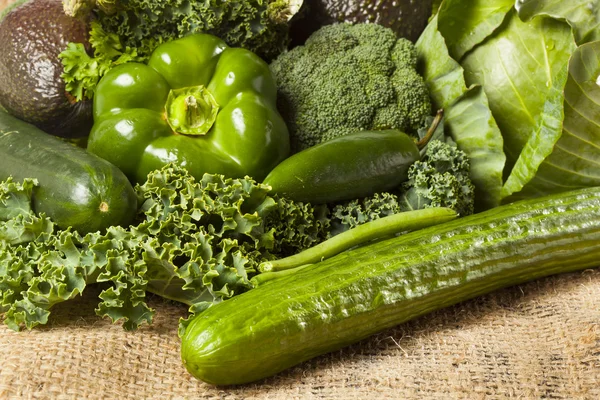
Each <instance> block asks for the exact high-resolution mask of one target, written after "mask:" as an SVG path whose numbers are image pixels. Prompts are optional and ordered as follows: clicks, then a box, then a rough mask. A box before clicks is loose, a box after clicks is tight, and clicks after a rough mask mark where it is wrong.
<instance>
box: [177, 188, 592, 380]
mask: <svg viewBox="0 0 600 400" xmlns="http://www.w3.org/2000/svg"><path fill="white" fill-rule="evenodd" d="M599 259H600V188H588V189H582V190H577V191H572V192H567V193H562V194H558V195H552V196H548V197H544V198H538V199H532V200H525V201H521V202H518V203H513V204H508V205H504V206H500V207H497V208H495V209H491V210H489V211H486V212H483V213H480V214H475V215H471V216H468V217H464V218H461V219H456V220H453V221H450V222H447V223H444V224H441V225H436V226H434V227H431V228H426V229H423V230H420V231H416V232H412V233H407V234H405V235H402V236H399V237H395V238H392V239H388V240H385V241H381V242H376V243H373V244H370V245H367V246H363V247H360V248H357V249H353V250H349V251H346V252H343V253H340V254H339V255H337V256H335V257H332V258H330V259H328V260H325V261H322V262H319V263H317V264H313V265H312V266H309V267H305V268H302V269H300V270H298V272H297V273H295V274H291V275H287V276H285V277H282V278H279V279H278V280H275V281H273V282H272V283H270V284H268V285H264V286H258V287H257V288H255V289H253V290H250V291H249V292H247V293H244V294H242V295H240V296H237V297H234V298H232V299H230V300H227V301H224V302H222V303H219V304H216V305H214V306H212V307H211V308H209V309H208V310H206V311H205V312H203V313H201V314H199V315H197V316H196V317H195V318H194V319H193V320H192V321H191V323H190V324H189V326H188V327H187V329H186V330H185V332H184V334H183V336H182V344H181V357H182V360H183V363H184V365H185V367H186V368H187V370H188V371H189V372H190V373H191V374H192V375H193V376H195V377H197V378H198V379H201V380H203V381H206V382H209V383H213V384H217V385H229V384H241V383H247V382H252V381H256V380H259V379H262V378H265V377H268V376H271V375H273V374H276V373H278V372H280V371H282V370H284V369H286V368H289V367H291V366H293V365H295V364H298V363H300V362H302V361H304V360H308V359H310V358H312V357H315V356H318V355H320V354H324V353H327V352H330V351H334V350H336V349H339V348H341V347H344V346H347V345H349V344H351V343H354V342H357V341H359V340H362V339H364V338H366V337H368V336H370V335H373V334H375V333H377V332H379V331H381V330H384V329H387V328H390V327H392V326H395V325H398V324H400V323H402V322H405V321H408V320H410V319H412V318H415V317H418V316H420V315H423V314H426V313H429V312H431V311H434V310H436V309H440V308H442V307H447V306H450V305H452V304H455V303H458V302H461V301H464V300H466V299H469V298H472V297H475V296H479V295H482V294H485V293H488V292H490V291H493V290H496V289H500V288H503V287H506V286H510V285H515V284H519V283H522V282H525V281H529V280H532V279H537V278H540V277H544V276H547V275H551V274H557V273H563V272H570V271H575V270H581V269H584V268H589V267H595V266H598V260H599Z"/></svg>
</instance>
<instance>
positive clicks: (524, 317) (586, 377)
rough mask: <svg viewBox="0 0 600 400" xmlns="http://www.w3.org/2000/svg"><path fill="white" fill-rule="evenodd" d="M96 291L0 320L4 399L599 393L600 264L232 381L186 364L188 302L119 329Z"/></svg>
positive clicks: (158, 303)
mask: <svg viewBox="0 0 600 400" xmlns="http://www.w3.org/2000/svg"><path fill="white" fill-rule="evenodd" d="M9 2H10V0H0V10H1V9H3V8H4V7H5V6H6V4H7V3H9ZM98 292H99V291H98V289H97V288H90V289H88V290H87V291H86V292H85V293H84V296H83V297H81V298H78V299H77V300H75V301H72V302H69V303H67V304H63V305H60V306H57V307H56V308H55V309H54V310H53V313H52V316H51V320H50V323H49V324H48V325H47V326H44V327H40V328H36V329H35V330H33V331H31V332H19V333H17V332H13V331H10V330H9V329H7V328H6V327H5V326H1V327H0V398H2V399H113V398H114V399H116V398H123V399H171V398H172V399H367V398H368V399H503V398H518V399H542V398H543V399H600V307H599V306H600V271H598V270H591V271H584V272H582V273H573V274H568V275H561V276H556V277H551V278H547V279H543V280H539V281H536V282H532V283H529V284H525V285H521V286H518V287H514V288H510V289H505V290H502V291H499V292H496V293H493V294H490V295H487V296H484V297H480V298H477V299H474V300H471V301H468V302H466V303H463V304H460V305H457V306H455V307H451V308H448V309H445V310H441V311H438V312H436V313H433V314H431V315H429V316H426V317H423V318H419V319H417V320H415V321H412V322H410V323H407V324H404V325H402V326H399V327H397V328H395V329H391V330H388V331H386V332H382V333H381V334H379V335H376V336H374V337H372V338H370V339H368V340H365V341H363V342H361V343H358V344H356V345H354V346H351V347H349V348H346V349H344V350H342V351H339V352H335V353H333V354H328V355H324V356H322V357H318V358H316V359H314V360H311V361H309V362H306V363H304V364H301V365H299V366H297V367H296V368H293V369H291V370H289V371H286V372H284V373H281V374H279V375H278V376H276V377H273V378H269V379H267V380H265V381H262V382H259V383H256V384H251V385H247V386H243V387H235V388H216V387H212V386H210V385H207V384H204V383H202V382H199V381H197V380H195V379H194V378H192V377H191V376H190V375H189V374H188V373H187V372H186V371H185V369H184V368H183V366H182V364H181V362H180V359H179V339H178V338H177V321H178V319H179V317H181V316H184V315H185V314H186V309H185V307H183V306H180V305H175V304H172V303H167V302H165V301H163V300H162V299H160V298H156V297H153V298H151V299H150V301H149V302H150V304H151V306H152V307H154V308H155V309H156V319H155V322H154V324H153V325H151V326H144V327H143V328H141V329H139V330H138V331H136V332H125V331H123V329H122V328H121V327H120V326H119V325H112V324H111V323H110V322H108V321H106V320H101V319H99V318H98V317H96V316H95V315H94V311H93V310H94V307H95V305H96V304H97V295H98Z"/></svg>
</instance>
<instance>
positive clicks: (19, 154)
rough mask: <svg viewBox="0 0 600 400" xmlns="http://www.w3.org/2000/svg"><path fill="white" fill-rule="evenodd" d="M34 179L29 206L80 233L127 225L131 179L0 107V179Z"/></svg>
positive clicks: (133, 206)
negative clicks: (31, 201) (31, 199)
mask: <svg viewBox="0 0 600 400" xmlns="http://www.w3.org/2000/svg"><path fill="white" fill-rule="evenodd" d="M9 176H12V177H13V178H14V180H15V181H22V180H23V179H25V178H35V179H37V181H38V186H37V187H36V188H35V189H34V191H33V208H34V211H35V212H36V213H45V214H46V215H47V216H48V217H50V218H51V219H52V220H53V222H54V223H56V225H57V226H59V227H60V228H62V229H66V228H67V227H72V228H73V229H74V230H76V231H78V232H80V233H82V234H85V233H88V232H93V231H97V230H103V229H105V228H107V227H109V226H111V225H127V224H128V223H130V222H131V221H132V219H133V217H134V216H135V213H136V211H137V197H136V194H135V191H134V190H133V187H132V186H131V183H130V182H129V180H127V178H126V177H125V175H124V174H123V173H122V172H121V171H120V170H119V169H118V168H117V167H115V166H114V165H112V164H110V163H109V162H108V161H105V160H103V159H101V158H99V157H97V156H95V155H93V154H90V153H88V152H87V151H85V150H84V149H82V148H80V147H77V146H75V145H73V144H70V143H68V142H66V141H63V140H62V139H59V138H57V137H54V136H52V135H49V134H47V133H45V132H43V131H41V130H40V129H38V128H36V127H35V126H33V125H31V124H28V123H26V122H23V121H21V120H19V119H17V118H15V117H13V116H11V115H9V114H7V113H4V112H0V180H4V179H6V178H8V177H9Z"/></svg>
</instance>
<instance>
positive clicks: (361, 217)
mask: <svg viewBox="0 0 600 400" xmlns="http://www.w3.org/2000/svg"><path fill="white" fill-rule="evenodd" d="M469 172H470V166H469V159H468V158H467V156H466V154H465V153H464V152H463V151H461V150H459V149H458V147H456V144H455V143H453V142H451V141H442V140H437V139H436V140H432V141H431V142H429V144H428V145H427V148H426V151H425V152H424V154H423V156H422V158H421V160H419V161H416V162H414V163H413V164H412V165H411V167H410V169H409V171H408V180H407V181H406V182H404V183H403V184H402V185H401V186H400V187H399V188H398V189H397V190H395V191H393V192H390V193H376V194H374V195H373V196H369V197H366V198H362V199H357V200H352V201H348V202H344V203H341V204H336V205H333V206H332V207H331V222H330V223H331V227H332V228H331V231H330V236H332V235H335V234H337V233H341V232H343V231H346V230H348V229H352V228H354V227H356V226H358V225H360V224H363V223H365V222H369V221H372V220H375V219H378V218H381V217H385V216H388V215H392V214H396V213H399V212H403V211H411V210H420V209H423V208H428V207H448V208H451V209H453V210H454V211H456V212H457V213H458V214H459V215H460V216H465V215H469V214H472V213H473V208H474V199H475V197H474V190H475V188H474V186H473V183H472V182H471V179H470V178H469Z"/></svg>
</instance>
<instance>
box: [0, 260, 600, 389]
mask: <svg viewBox="0 0 600 400" xmlns="http://www.w3.org/2000/svg"><path fill="white" fill-rule="evenodd" d="M97 295H98V289H94V288H92V289H90V290H88V291H86V292H85V293H84V296H82V297H81V298H78V299H76V300H74V301H71V302H68V303H65V304H61V305H59V306H57V307H56V308H55V309H54V311H53V313H52V315H51V319H50V323H49V324H48V325H47V326H43V327H38V328H36V329H34V330H33V331H30V332H27V331H26V332H13V331H10V330H9V329H8V328H6V327H4V326H3V327H2V328H0V398H2V399H5V398H6V399H13V398H14V399H39V398H40V399H46V398H49V399H50V398H51V399H117V398H118V399H219V400H223V399H504V398H515V399H517V398H518V399H541V398H550V399H600V307H599V305H600V270H588V271H584V272H579V273H572V274H566V275H559V276H555V277H550V278H546V279H542V280H538V281H535V282H530V283H527V284H524V285H520V286H517V287H512V288H508V289H504V290H501V291H498V292H495V293H491V294H489V295H486V296H483V297H479V298H476V299H473V300H470V301H467V302H464V303H461V304H458V305H456V306H453V307H450V308H446V309H444V310H439V311H437V312H435V313H432V314H430V315H427V316H425V317H421V318H419V319H416V320H413V321H411V322H409V323H406V324H403V325H400V326H398V327H396V328H394V329H391V330H387V331H385V332H382V333H380V334H378V335H375V336H373V337H371V338H369V339H367V340H365V341H363V342H360V343H357V344H356V345H353V346H351V347H348V348H345V349H343V350H341V351H338V352H335V353H332V354H327V355H324V356H321V357H318V358H316V359H313V360H311V361H308V362H305V363H303V364H300V365H298V366H297V367H295V368H292V369H290V370H288V371H285V372H283V373H281V374H279V375H277V376H275V377H272V378H269V379H266V380H264V381H261V382H258V383H254V384H250V385H246V386H240V387H213V386H211V385H208V384H205V383H202V382H199V381H197V380H195V379H194V378H193V377H191V376H190V375H189V374H188V373H187V372H186V371H185V369H184V367H183V365H182V363H181V361H180V358H179V343H180V342H179V339H178V337H177V323H178V319H179V317H181V316H184V315H185V314H186V308H185V307H183V306H180V305H177V304H173V303H167V302H165V301H163V300H162V299H160V298H158V297H154V298H150V300H149V302H150V304H151V306H152V307H154V308H155V309H156V318H155V321H154V323H153V324H152V325H149V326H144V327H142V328H141V329H139V330H138V331H135V332H125V331H123V329H122V328H121V326H120V325H113V324H111V323H110V322H109V321H106V320H103V319H99V318H98V317H96V316H95V315H94V312H93V309H94V307H95V306H96V304H97Z"/></svg>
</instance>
